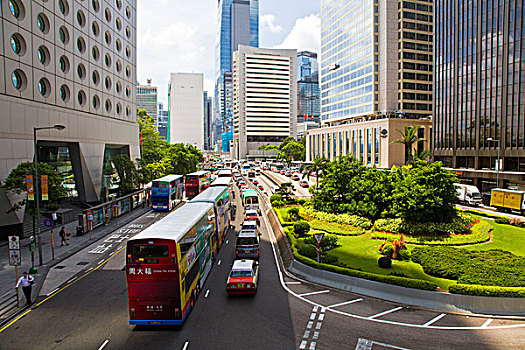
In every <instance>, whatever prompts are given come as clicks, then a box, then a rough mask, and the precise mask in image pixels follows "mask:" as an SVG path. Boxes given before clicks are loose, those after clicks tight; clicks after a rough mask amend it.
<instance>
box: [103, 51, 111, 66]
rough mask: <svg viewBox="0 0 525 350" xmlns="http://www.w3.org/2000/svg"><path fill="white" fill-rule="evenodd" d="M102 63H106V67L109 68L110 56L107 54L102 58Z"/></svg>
mask: <svg viewBox="0 0 525 350" xmlns="http://www.w3.org/2000/svg"><path fill="white" fill-rule="evenodd" d="M104 62H105V63H106V67H110V66H111V56H110V55H109V53H107V54H106V55H105V56H104Z"/></svg>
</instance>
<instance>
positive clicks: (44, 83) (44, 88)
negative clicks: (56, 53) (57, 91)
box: [38, 78, 51, 97]
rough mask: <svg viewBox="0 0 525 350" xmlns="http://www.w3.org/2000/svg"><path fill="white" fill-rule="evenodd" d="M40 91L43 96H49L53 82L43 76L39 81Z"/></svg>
mask: <svg viewBox="0 0 525 350" xmlns="http://www.w3.org/2000/svg"><path fill="white" fill-rule="evenodd" d="M38 92H40V95H42V96H43V97H49V95H50V94H51V84H50V83H49V80H47V79H46V78H42V79H40V80H39V81H38Z"/></svg>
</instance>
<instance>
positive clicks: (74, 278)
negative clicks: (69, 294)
mask: <svg viewBox="0 0 525 350" xmlns="http://www.w3.org/2000/svg"><path fill="white" fill-rule="evenodd" d="M77 278H78V277H76V276H75V277H73V278H72V279H70V280H69V281H67V282H66V283H71V282H73V281H74V280H76V279H77Z"/></svg>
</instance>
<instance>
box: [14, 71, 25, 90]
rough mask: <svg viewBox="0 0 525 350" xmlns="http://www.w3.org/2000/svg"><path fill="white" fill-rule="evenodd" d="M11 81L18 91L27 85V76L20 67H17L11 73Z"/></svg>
mask: <svg viewBox="0 0 525 350" xmlns="http://www.w3.org/2000/svg"><path fill="white" fill-rule="evenodd" d="M11 81H12V82H13V86H14V87H15V89H17V90H18V91H24V90H25V89H26V87H27V77H26V75H25V74H24V72H22V71H21V70H20V69H15V71H14V72H13V73H12V74H11Z"/></svg>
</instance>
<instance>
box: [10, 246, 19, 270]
mask: <svg viewBox="0 0 525 350" xmlns="http://www.w3.org/2000/svg"><path fill="white" fill-rule="evenodd" d="M20 265H22V255H20V250H18V249H13V250H9V266H20Z"/></svg>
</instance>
